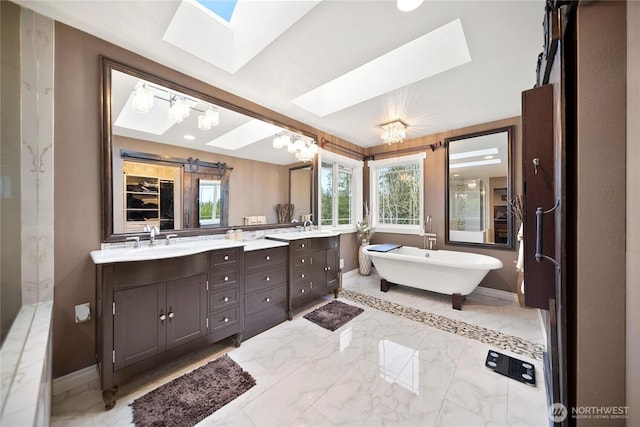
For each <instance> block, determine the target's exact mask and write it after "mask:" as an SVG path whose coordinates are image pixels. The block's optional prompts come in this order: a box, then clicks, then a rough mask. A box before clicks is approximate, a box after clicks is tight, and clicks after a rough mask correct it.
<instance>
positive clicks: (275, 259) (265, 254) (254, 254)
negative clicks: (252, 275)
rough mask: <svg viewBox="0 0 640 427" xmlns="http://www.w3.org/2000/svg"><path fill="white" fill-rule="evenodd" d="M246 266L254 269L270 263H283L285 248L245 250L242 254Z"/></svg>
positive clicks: (285, 256) (285, 257)
mask: <svg viewBox="0 0 640 427" xmlns="http://www.w3.org/2000/svg"><path fill="white" fill-rule="evenodd" d="M244 257H245V258H244V259H245V262H246V264H245V265H246V268H247V269H248V270H250V269H256V268H260V267H267V266H270V265H277V264H284V263H285V262H286V260H287V248H286V247H280V248H270V249H262V250H259V251H250V252H246V253H245V255H244Z"/></svg>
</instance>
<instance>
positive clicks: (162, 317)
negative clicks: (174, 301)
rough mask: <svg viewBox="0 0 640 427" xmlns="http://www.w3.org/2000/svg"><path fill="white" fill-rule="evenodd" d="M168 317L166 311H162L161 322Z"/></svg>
mask: <svg viewBox="0 0 640 427" xmlns="http://www.w3.org/2000/svg"><path fill="white" fill-rule="evenodd" d="M166 318H167V316H165V314H164V313H162V314H161V315H160V321H161V322H164V320H165V319H166Z"/></svg>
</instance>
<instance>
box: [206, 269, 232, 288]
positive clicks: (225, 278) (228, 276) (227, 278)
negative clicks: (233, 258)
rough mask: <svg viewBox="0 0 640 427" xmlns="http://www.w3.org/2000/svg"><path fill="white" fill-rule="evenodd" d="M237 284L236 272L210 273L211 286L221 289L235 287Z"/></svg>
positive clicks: (215, 271)
mask: <svg viewBox="0 0 640 427" xmlns="http://www.w3.org/2000/svg"><path fill="white" fill-rule="evenodd" d="M237 284H238V272H237V271H217V270H214V271H212V272H211V286H212V287H213V288H214V289H215V288H221V287H225V286H235V285H237Z"/></svg>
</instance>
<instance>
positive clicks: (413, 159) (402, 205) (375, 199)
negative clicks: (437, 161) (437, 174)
mask: <svg viewBox="0 0 640 427" xmlns="http://www.w3.org/2000/svg"><path fill="white" fill-rule="evenodd" d="M425 158H426V153H419V154H414V155H410V156H402V157H394V158H389V159H383V160H371V161H369V162H368V165H369V171H370V181H369V182H370V185H369V188H370V204H371V208H370V209H371V213H370V214H371V221H372V224H373V225H374V226H375V227H376V229H377V230H379V231H386V232H391V233H420V232H422V229H423V214H422V213H423V212H424V159H425Z"/></svg>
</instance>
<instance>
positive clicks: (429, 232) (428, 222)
mask: <svg viewBox="0 0 640 427" xmlns="http://www.w3.org/2000/svg"><path fill="white" fill-rule="evenodd" d="M424 238H425V239H426V242H425V245H424V246H425V249H429V250H430V251H432V250H434V249H435V248H436V240H437V238H436V233H434V232H433V217H432V216H431V215H427V217H426V218H425V219H424ZM427 256H428V254H427Z"/></svg>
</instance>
